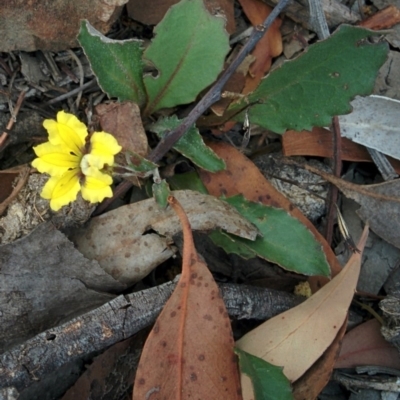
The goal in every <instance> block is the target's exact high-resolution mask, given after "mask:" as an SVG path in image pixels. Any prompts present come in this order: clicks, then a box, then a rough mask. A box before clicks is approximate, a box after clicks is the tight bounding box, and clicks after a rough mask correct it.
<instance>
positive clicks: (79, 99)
mask: <svg viewBox="0 0 400 400" xmlns="http://www.w3.org/2000/svg"><path fill="white" fill-rule="evenodd" d="M67 51H68V53H69V54H70V56H71V57H72V58H73V59H74V61H75V62H76V65H77V66H78V70H79V87H80V89H81V90H80V91H79V93H78V96H77V97H76V101H75V104H76V107H77V108H79V103H80V102H81V97H82V86H83V79H84V78H85V74H84V72H83V67H82V63H81V60H79V58H78V56H77V55H76V54H75V53H74V52H73V51H72V50H71V49H68V50H67Z"/></svg>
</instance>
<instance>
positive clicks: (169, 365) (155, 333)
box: [133, 196, 242, 400]
mask: <svg viewBox="0 0 400 400" xmlns="http://www.w3.org/2000/svg"><path fill="white" fill-rule="evenodd" d="M168 202H169V203H170V205H171V206H172V207H173V209H174V210H175V212H176V213H177V214H178V216H179V218H180V220H181V224H182V227H183V238H184V248H183V257H182V258H183V260H182V263H183V266H182V276H181V278H180V280H179V282H178V285H177V286H176V289H175V291H174V292H173V294H172V296H171V297H170V299H169V300H168V302H167V304H166V305H165V307H164V309H163V311H162V312H161V314H160V316H159V317H158V319H157V321H156V323H155V325H154V327H153V329H152V331H151V332H150V335H149V337H148V339H147V341H146V344H145V346H144V348H143V352H142V356H141V359H140V363H139V366H138V370H137V374H136V379H135V385H134V390H133V399H148V400H152V399H161V398H163V399H164V398H165V399H174V400H175V399H189V398H190V399H192V398H193V399H237V400H240V399H241V398H242V397H241V390H240V381H239V372H238V367H237V363H236V356H235V354H234V352H233V344H234V343H233V336H232V330H231V325H230V321H229V317H228V313H227V311H226V308H225V304H224V302H223V300H222V298H221V295H220V293H219V289H218V286H217V284H216V283H215V281H214V279H213V277H212V275H211V273H210V271H209V270H208V268H207V266H206V265H205V264H204V262H203V261H202V260H201V259H200V257H199V256H198V254H197V253H196V249H195V247H194V243H193V237H192V232H191V228H190V224H189V220H188V218H187V216H186V214H185V212H184V210H183V208H182V207H181V205H180V204H179V203H178V201H177V200H176V199H175V198H174V197H172V196H170V197H169V198H168Z"/></svg>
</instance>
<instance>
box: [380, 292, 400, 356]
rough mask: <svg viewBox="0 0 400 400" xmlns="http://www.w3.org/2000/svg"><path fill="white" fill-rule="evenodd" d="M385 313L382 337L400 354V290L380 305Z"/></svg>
mask: <svg viewBox="0 0 400 400" xmlns="http://www.w3.org/2000/svg"><path fill="white" fill-rule="evenodd" d="M379 308H380V309H381V310H382V312H383V317H384V324H383V325H382V328H381V333H382V336H383V337H384V338H385V339H386V340H387V341H388V342H389V343H392V344H393V345H394V346H396V348H397V350H398V351H399V352H400V290H399V288H396V290H394V291H393V293H391V294H389V295H388V296H387V297H386V298H385V299H383V300H382V301H381V302H380V303H379Z"/></svg>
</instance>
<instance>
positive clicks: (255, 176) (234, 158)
mask: <svg viewBox="0 0 400 400" xmlns="http://www.w3.org/2000/svg"><path fill="white" fill-rule="evenodd" d="M207 145H208V146H210V147H211V148H212V149H213V150H214V152H215V153H216V154H217V155H218V157H220V158H222V159H223V160H224V161H225V164H226V169H225V170H224V171H220V172H217V173H211V172H207V171H204V170H200V171H199V175H200V178H201V180H202V182H203V184H204V185H205V186H206V188H207V190H208V192H209V193H210V194H212V195H213V196H216V197H219V196H226V197H230V196H235V195H236V194H243V196H244V197H245V198H246V199H247V200H250V201H255V202H259V203H262V204H265V205H269V206H272V207H278V208H283V209H284V210H286V211H287V212H288V213H290V214H291V215H292V216H293V217H295V218H297V219H298V220H299V221H300V222H302V223H303V224H304V225H305V226H306V227H307V228H308V229H309V230H310V232H311V233H312V234H313V235H314V236H315V238H316V239H317V240H318V241H319V242H320V243H321V245H322V248H323V250H324V253H325V255H326V258H327V260H328V264H329V266H330V267H331V273H332V276H334V275H336V274H337V273H338V272H340V271H341V270H342V267H341V265H340V264H339V262H338V260H337V258H336V256H335V254H334V253H333V251H332V249H331V248H330V246H329V245H328V243H327V242H326V240H325V238H324V237H323V236H322V235H321V234H320V233H319V232H318V231H317V229H316V228H315V227H314V225H313V224H312V223H311V222H310V221H309V220H308V219H307V218H306V217H305V216H304V215H303V214H302V213H301V212H300V210H299V209H298V208H296V207H295V206H294V205H293V204H292V203H291V202H290V201H289V200H288V199H287V198H286V197H285V196H284V195H283V194H281V193H280V192H278V191H277V190H276V189H275V188H274V187H273V186H272V185H271V183H269V182H268V181H267V180H266V179H265V177H264V176H263V175H262V173H261V172H260V170H259V169H258V168H257V167H256V166H255V165H254V163H253V162H251V161H250V160H249V159H248V158H247V157H246V156H244V155H243V154H242V153H240V152H239V151H238V150H236V149H235V148H234V147H233V146H230V145H229V144H226V143H222V142H221V143H215V142H207ZM313 278H315V279H318V281H317V283H316V284H315V286H316V287H320V286H323V285H324V284H325V283H326V282H327V279H326V278H323V277H313ZM314 289H315V288H314ZM314 291H315V290H314Z"/></svg>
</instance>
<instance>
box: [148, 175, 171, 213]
mask: <svg viewBox="0 0 400 400" xmlns="http://www.w3.org/2000/svg"><path fill="white" fill-rule="evenodd" d="M152 190H153V196H154V198H155V200H156V202H157V204H158V205H159V207H160V208H166V207H167V205H168V196H169V195H170V194H171V190H170V189H169V186H168V183H167V181H166V180H165V179H163V180H162V181H161V182H159V183H154V184H153V186H152Z"/></svg>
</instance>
